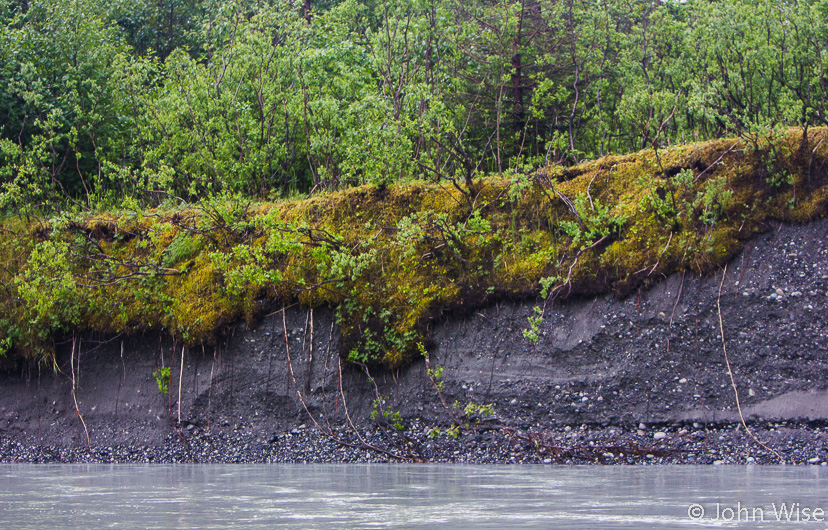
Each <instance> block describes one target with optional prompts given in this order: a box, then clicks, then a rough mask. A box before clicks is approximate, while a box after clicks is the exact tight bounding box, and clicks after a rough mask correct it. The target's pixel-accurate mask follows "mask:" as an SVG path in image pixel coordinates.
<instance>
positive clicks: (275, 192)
mask: <svg viewBox="0 0 828 530" xmlns="http://www.w3.org/2000/svg"><path fill="white" fill-rule="evenodd" d="M827 48H828V2H826V1H825V0H804V1H798V2H797V1H790V2H788V1H786V2H779V1H777V0H733V1H728V2H722V1H719V0H687V1H660V0H648V1H642V0H605V1H600V2H595V1H572V0H566V1H565V0H508V1H495V0H369V1H364V2H357V1H354V0H344V1H337V0H324V1H318V2H317V1H315V0H305V2H304V3H302V4H300V3H298V2H294V1H293V0H291V1H278V0H277V1H271V2H259V3H257V4H253V3H248V2H234V1H223V2H213V1H210V0H203V1H200V0H161V1H153V2H148V1H144V0H120V1H117V2H110V1H102V0H31V1H12V2H8V1H5V2H3V3H2V4H0V206H2V207H3V208H4V209H5V210H7V211H9V210H12V211H21V210H24V211H44V210H45V211H51V210H54V209H60V208H76V209H84V210H89V209H94V208H103V207H111V206H115V205H118V204H120V203H121V202H123V201H124V200H125V199H126V200H130V201H136V202H137V203H138V204H142V205H155V204H159V203H161V202H162V201H164V200H169V199H171V200H174V201H178V200H182V201H191V200H194V199H199V198H203V197H208V196H211V195H213V194H216V193H224V192H229V193H239V194H244V195H247V196H252V197H257V198H268V197H271V198H273V197H279V196H284V195H286V194H290V193H296V192H302V193H305V192H310V191H320V190H325V189H328V190H330V189H337V188H343V187H348V186H353V185H360V184H365V183H373V184H388V183H391V182H396V181H408V180H411V179H424V180H429V181H435V182H437V181H444V182H449V183H451V182H453V183H455V184H457V185H462V186H468V185H469V184H470V183H471V182H472V181H473V180H474V179H475V178H477V177H478V176H481V175H485V174H492V173H496V174H499V175H503V174H505V173H509V172H512V173H514V172H525V171H529V170H531V169H532V168H538V167H544V166H548V165H554V164H559V165H572V164H575V163H578V162H582V161H584V160H586V159H592V158H596V157H599V156H603V155H606V154H623V153H628V152H633V151H637V150H640V149H643V148H656V149H658V148H661V147H665V146H669V145H671V144H675V143H686V142H691V141H700V140H708V139H715V138H720V137H728V136H746V137H751V136H761V135H767V134H769V131H773V130H778V129H780V128H783V127H788V126H799V127H808V126H811V125H825V124H828V113H827V112H826V104H828V103H826V89H827V87H826V64H825V57H826V49H827Z"/></svg>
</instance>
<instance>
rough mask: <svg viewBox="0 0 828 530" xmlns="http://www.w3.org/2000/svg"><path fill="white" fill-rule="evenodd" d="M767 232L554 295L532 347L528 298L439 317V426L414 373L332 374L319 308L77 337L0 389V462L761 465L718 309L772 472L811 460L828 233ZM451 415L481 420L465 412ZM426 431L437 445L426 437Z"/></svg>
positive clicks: (332, 336) (823, 388)
mask: <svg viewBox="0 0 828 530" xmlns="http://www.w3.org/2000/svg"><path fill="white" fill-rule="evenodd" d="M768 228H769V231H768V232H767V233H765V234H764V235H762V236H760V237H758V238H756V239H755V240H753V241H752V242H751V243H749V245H748V246H747V248H746V250H745V251H744V252H743V253H742V254H741V255H740V256H739V257H737V258H736V259H735V260H733V261H732V262H731V263H730V264H729V265H728V269H727V274H726V277H725V278H724V281H723V282H722V272H719V274H717V275H715V276H709V277H704V278H697V277H692V276H690V275H689V274H688V275H685V276H681V275H674V276H671V277H669V278H665V279H664V280H663V281H661V282H660V283H659V284H657V285H656V286H655V287H654V288H653V289H651V290H649V291H641V292H638V293H635V294H634V295H633V296H631V297H629V298H627V299H624V300H618V299H616V298H613V297H612V296H598V297H593V298H582V299H577V300H569V301H566V302H564V303H561V304H559V305H558V306H556V307H554V308H553V309H552V311H551V312H550V313H549V316H548V317H547V318H546V319H545V321H544V323H543V324H542V325H541V328H540V341H539V342H538V343H537V344H533V343H531V342H529V341H527V340H526V339H524V338H523V335H522V331H523V330H524V329H525V328H526V326H527V320H526V318H527V316H529V315H530V314H532V307H533V306H534V304H532V303H510V304H500V305H495V306H492V307H489V308H487V309H485V310H482V311H479V312H476V313H474V314H471V315H444V318H443V319H442V320H441V321H439V322H435V323H434V325H433V328H432V333H431V336H432V338H433V344H432V345H431V348H430V360H431V364H432V367H433V368H436V367H441V368H442V371H443V378H442V380H441V383H442V387H443V390H442V392H441V393H442V398H443V399H444V400H445V402H446V404H447V405H449V408H450V409H451V410H452V412H449V411H448V410H446V408H445V407H444V406H443V399H441V396H440V395H439V394H440V393H438V392H437V390H436V388H435V384H434V382H433V381H432V380H431V379H430V378H429V377H428V376H427V373H426V367H425V363H424V362H423V361H422V360H420V361H418V362H415V363H414V364H412V365H411V366H409V367H407V368H404V369H401V370H399V371H394V372H390V371H378V370H375V371H374V372H372V373H371V374H370V375H371V379H370V380H369V378H368V376H366V374H365V373H364V372H363V371H361V370H360V369H359V368H357V367H353V366H345V365H341V364H340V362H339V358H338V355H337V353H336V352H337V351H338V348H337V347H336V346H337V340H338V337H337V334H336V331H335V326H334V325H333V321H332V314H331V313H330V312H329V311H323V310H316V311H314V312H311V311H308V310H305V309H301V308H298V307H294V308H290V309H288V310H287V311H286V313H285V314H284V319H283V315H282V312H281V311H278V312H276V313H274V314H271V315H268V316H266V317H265V318H263V319H262V321H261V322H260V324H259V325H258V327H256V328H255V329H247V328H246V327H245V326H243V325H240V326H238V327H237V328H236V329H235V330H234V331H233V332H231V333H230V334H229V335H228V336H227V338H226V340H225V341H224V342H223V343H222V344H220V345H218V346H217V347H215V348H213V347H207V348H204V349H203V350H202V349H198V350H193V349H189V350H188V349H182V348H181V346H180V345H176V344H174V343H172V342H171V341H170V340H168V339H166V338H165V337H162V336H159V335H150V334H148V335H145V336H142V337H130V338H122V337H114V338H113V337H93V336H87V337H85V338H84V339H83V341H82V342H81V344H80V347H79V351H80V354H79V355H78V354H77V353H76V354H75V356H74V361H75V365H73V363H72V362H70V349H69V347H68V346H66V347H64V349H63V350H62V351H61V352H60V353H59V355H58V370H57V371H56V372H55V371H52V370H51V369H50V368H49V367H43V368H41V369H40V370H37V368H34V367H29V368H26V369H24V370H22V371H19V372H17V373H12V374H5V375H3V376H2V380H0V386H1V387H2V388H3V393H2V396H0V460H1V461H6V462H8V461H118V462H131V461H136V462H141V461H153V462H172V461H192V462H201V461H211V462H212V461H215V462H235V461H240V462H264V461H279V462H302V461H342V462H352V461H368V460H371V461H376V460H380V461H382V460H389V459H390V460H400V459H399V458H395V457H390V456H389V455H388V454H386V453H384V452H383V451H387V452H390V453H393V454H397V455H399V456H405V458H410V459H414V460H424V461H469V462H544V461H545V460H555V461H562V462H572V461H574V462H624V463H637V462H674V461H675V462H688V463H689V462H693V463H713V462H716V461H722V462H734V463H744V462H747V461H748V460H747V459H748V458H753V459H754V460H753V461H754V462H757V463H762V462H778V458H776V457H775V455H773V454H772V452H770V451H768V450H766V449H764V448H762V447H761V446H760V445H759V444H757V443H756V442H755V441H753V440H752V438H750V437H749V436H748V435H747V434H746V433H745V432H744V429H743V428H740V427H738V418H739V414H738V410H737V409H736V407H735V397H734V390H733V387H732V385H731V380H730V377H729V375H728V372H727V367H726V364H725V359H724V355H723V350H722V340H721V335H720V332H719V330H720V324H719V315H720V314H721V319H722V320H721V322H722V327H723V329H724V335H725V344H726V345H727V351H728V353H729V360H730V363H731V366H732V370H733V374H734V380H735V382H736V388H737V389H738V393H739V397H740V398H741V404H742V407H743V413H744V415H745V417H746V419H747V420H748V422H749V424H750V425H753V426H754V430H755V434H756V436H757V438H759V439H760V440H762V441H763V442H764V443H766V444H767V445H768V447H770V448H771V449H773V450H775V451H777V452H779V453H780V455H782V456H783V458H784V459H786V460H788V461H790V462H796V463H808V462H809V461H811V460H813V459H817V460H816V461H815V462H821V461H823V460H826V457H828V455H826V454H824V452H822V451H823V449H822V448H823V447H825V445H826V443H825V442H826V439H825V430H824V428H823V425H824V422H826V421H828V339H826V337H828V319H826V315H828V243H826V241H827V240H828V222H826V220H821V221H817V222H814V223H810V224H807V225H777V226H769V227H768ZM720 286H721V296H719V288H720ZM719 308H721V312H719ZM161 366H167V367H170V368H171V374H170V393H169V394H168V395H164V394H162V393H161V392H160V391H159V388H158V384H157V382H156V379H155V377H154V376H153V373H154V372H155V371H156V370H157V368H158V367H161ZM73 374H74V376H75V377H74V390H75V391H74V397H75V398H77V405H78V406H77V410H76V409H75V399H74V398H73V378H72V375H73ZM371 381H373V382H374V383H375V384H376V386H374V385H373V384H372V383H371ZM378 396H382V398H383V405H382V406H381V410H380V417H382V416H383V415H382V411H387V412H389V418H391V420H393V418H395V417H396V414H399V418H400V419H401V421H402V423H403V424H404V426H405V428H404V430H403V431H402V432H401V433H396V432H395V430H394V429H393V428H392V427H391V426H390V425H387V424H386V423H387V421H386V420H381V423H382V425H383V426H382V428H378V427H376V426H375V425H374V423H375V421H374V420H372V419H371V413H372V411H373V410H374V408H375V407H374V405H375V404H376V403H378V399H377V397H378ZM455 403H457V404H458V405H459V408H454V407H453V404H455ZM469 404H472V405H475V406H484V407H488V406H491V410H492V411H493V413H494V414H493V416H492V417H490V418H483V417H482V416H481V415H480V414H474V413H472V414H469V415H468V416H466V415H464V414H463V412H464V411H465V410H466V409H467V406H468V405H469ZM78 412H80V416H82V417H83V419H84V423H85V424H86V429H84V425H83V424H82V423H81V421H80V417H79V415H78ZM179 418H180V422H179ZM314 421H315V422H316V423H317V424H318V425H319V428H317V427H316V425H315V424H314ZM389 421H390V420H389ZM478 421H479V425H478V426H477V427H474V425H476V424H477V422H478ZM466 423H469V424H470V425H472V427H466V426H465V424H466ZM352 424H353V426H354V427H352V426H351V425H352ZM453 424H454V425H458V426H459V429H458V437H457V438H456V439H455V438H452V436H450V435H449V434H447V432H448V431H449V430H450V429H451V426H452V425H453ZM640 424H644V427H645V428H644V429H640ZM300 425H305V427H304V428H303V429H298V427H299V426H300ZM329 425H331V426H332V427H331V428H332V429H333V430H331V431H329V432H328V429H329V427H328V426H329ZM487 425H488V427H487ZM495 426H497V427H495ZM582 426H584V427H583V429H582ZM435 427H437V428H439V429H440V430H441V432H442V434H441V435H440V436H438V437H437V438H431V437H429V436H428V434H427V432H428V431H430V430H431V429H433V428H435ZM378 429H379V430H378ZM639 431H640V432H639ZM682 431H686V432H684V433H682ZM87 432H88V434H89V444H88V445H89V446H87V438H86V433H87ZM326 432H328V434H325V433H326ZM357 432H358V433H359V436H357V434H356V433H357ZM657 433H663V434H664V436H663V437H662V436H661V435H659V436H658V437H659V439H658V440H656V439H655V438H656V435H657ZM331 434H333V435H334V437H335V438H336V439H338V440H339V442H344V444H343V443H338V442H336V441H335V440H334V439H333V438H332V437H331ZM406 438H407V440H406ZM590 442H592V444H593V445H592V446H590V445H589V444H590ZM368 445H370V446H373V447H375V448H376V449H380V450H379V451H377V450H372V449H370V448H367V446H368ZM350 446H356V447H350ZM544 446H547V448H546V449H544ZM90 447H91V452H90ZM593 448H595V449H593ZM662 449H664V450H669V451H666V452H665V451H662ZM610 453H613V454H616V455H617V454H620V453H624V457H618V456H614V457H612V458H610V457H609V456H607V455H608V454H610ZM691 454H692V455H693V456H692V459H691V457H690V455H691ZM648 455H652V457H648Z"/></svg>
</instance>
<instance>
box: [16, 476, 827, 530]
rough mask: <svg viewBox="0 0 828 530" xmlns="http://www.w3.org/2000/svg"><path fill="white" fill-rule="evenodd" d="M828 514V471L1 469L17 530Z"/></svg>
mask: <svg viewBox="0 0 828 530" xmlns="http://www.w3.org/2000/svg"><path fill="white" fill-rule="evenodd" d="M702 511H703V513H702ZM826 512H828V469H826V468H824V467H796V468H795V467H726V466H721V467H597V466H595V467H554V466H446V465H250V466H239V465H178V466H157V465H154V466H149V465H148V466H134V465H113V466H108V465H71V466H70V465H54V466H49V465H40V466H32V465H2V466H0V528H9V529H13V528H14V529H38V530H41V529H43V530H45V529H50V530H51V529H54V528H90V529H91V528H141V529H143V528H147V529H149V528H209V529H221V528H242V527H243V528H331V527H336V528H433V527H435V526H448V525H452V526H455V527H458V528H469V527H474V528H481V527H489V528H580V529H595V528H635V529H640V528H659V529H667V528H705V527H708V528H736V527H738V528H783V529H784V528H790V529H792V530H793V529H803V528H805V529H810V528H820V529H822V528H828V522H826V521H828V515H826ZM780 518H781V519H780ZM797 518H798V520H797Z"/></svg>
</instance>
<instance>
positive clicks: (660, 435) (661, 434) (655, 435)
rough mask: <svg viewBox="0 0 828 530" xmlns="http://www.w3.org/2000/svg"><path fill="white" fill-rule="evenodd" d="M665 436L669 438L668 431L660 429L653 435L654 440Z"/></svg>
mask: <svg viewBox="0 0 828 530" xmlns="http://www.w3.org/2000/svg"><path fill="white" fill-rule="evenodd" d="M665 438H667V433H666V432H662V431H658V432H657V433H655V434H654V435H653V440H663V439H665Z"/></svg>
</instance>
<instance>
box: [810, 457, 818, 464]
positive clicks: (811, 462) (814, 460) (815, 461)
mask: <svg viewBox="0 0 828 530" xmlns="http://www.w3.org/2000/svg"><path fill="white" fill-rule="evenodd" d="M808 463H809V464H819V457H818V456H815V457H813V458H811V459H809V460H808Z"/></svg>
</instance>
